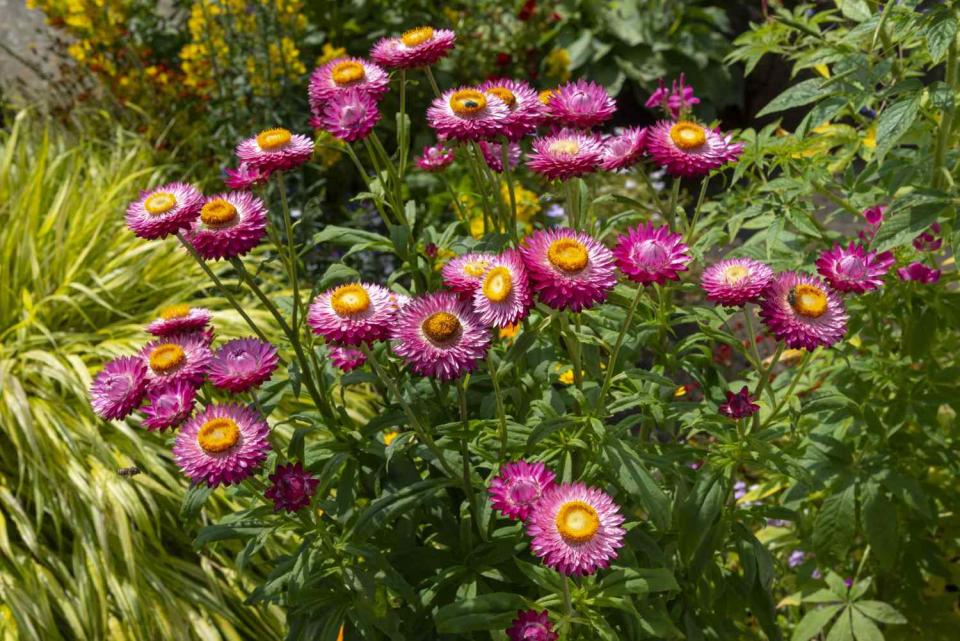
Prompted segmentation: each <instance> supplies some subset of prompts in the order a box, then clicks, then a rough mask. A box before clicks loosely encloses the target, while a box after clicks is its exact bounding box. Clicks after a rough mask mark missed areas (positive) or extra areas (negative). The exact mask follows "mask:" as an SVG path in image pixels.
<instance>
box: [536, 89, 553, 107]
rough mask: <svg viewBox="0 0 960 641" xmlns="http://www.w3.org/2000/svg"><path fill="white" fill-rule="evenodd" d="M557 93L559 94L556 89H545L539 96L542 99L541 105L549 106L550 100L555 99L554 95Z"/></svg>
mask: <svg viewBox="0 0 960 641" xmlns="http://www.w3.org/2000/svg"><path fill="white" fill-rule="evenodd" d="M555 93H557V92H556V90H555V89H544V90H543V91H541V92H540V93H539V94H537V97H538V98H539V99H540V102H541V103H543V104H545V105H549V104H550V99H551V98H553V95H554V94H555Z"/></svg>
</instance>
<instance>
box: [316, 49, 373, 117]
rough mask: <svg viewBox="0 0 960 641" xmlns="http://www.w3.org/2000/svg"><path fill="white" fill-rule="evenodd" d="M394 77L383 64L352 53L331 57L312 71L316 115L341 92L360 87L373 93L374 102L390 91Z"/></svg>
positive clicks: (366, 91) (363, 90) (361, 89)
mask: <svg viewBox="0 0 960 641" xmlns="http://www.w3.org/2000/svg"><path fill="white" fill-rule="evenodd" d="M389 84H390V77H389V76H388V75H387V72H386V71H384V70H383V68H382V67H380V65H377V64H374V63H372V62H369V61H367V60H364V59H363V58H353V57H350V56H347V57H344V58H337V59H336V60H331V61H330V62H328V63H326V64H325V65H323V66H321V67H317V68H316V69H314V70H313V73H311V74H310V86H309V88H308V89H307V95H308V97H309V99H310V110H311V111H312V112H313V114H314V115H315V116H320V114H322V113H323V111H324V107H325V106H326V104H327V103H328V102H329V101H330V100H331V99H333V97H334V96H336V95H337V94H340V93H343V92H345V91H347V90H348V89H356V90H358V91H360V92H362V93H365V94H367V95H369V96H370V97H371V98H372V99H373V101H374V104H376V101H378V100H380V98H382V97H383V94H385V93H386V92H387V89H388V88H389Z"/></svg>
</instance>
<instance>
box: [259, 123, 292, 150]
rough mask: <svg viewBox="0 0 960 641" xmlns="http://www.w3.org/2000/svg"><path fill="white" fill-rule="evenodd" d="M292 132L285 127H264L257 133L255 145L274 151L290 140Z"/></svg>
mask: <svg viewBox="0 0 960 641" xmlns="http://www.w3.org/2000/svg"><path fill="white" fill-rule="evenodd" d="M291 137H292V134H291V133H290V131H289V130H287V129H281V128H279V127H278V128H276V129H264V130H263V131H261V132H260V133H259V134H257V146H258V147H260V149H262V150H264V151H276V150H277V149H280V148H281V147H283V146H284V145H286V144H288V143H289V142H290V139H291Z"/></svg>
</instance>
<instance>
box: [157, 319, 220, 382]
mask: <svg viewBox="0 0 960 641" xmlns="http://www.w3.org/2000/svg"><path fill="white" fill-rule="evenodd" d="M212 356H213V355H212V354H211V353H210V346H209V345H207V342H206V341H205V340H204V338H203V334H202V332H191V333H189V334H176V335H174V336H164V337H161V338H159V339H157V340H155V341H151V342H149V343H147V344H146V345H144V347H143V349H142V350H140V358H141V360H142V361H143V364H144V365H145V366H146V368H147V388H148V389H151V390H154V389H158V388H161V387H164V386H166V385H168V384H170V383H174V382H176V381H185V382H187V383H189V384H190V385H193V386H195V387H196V386H199V385H200V384H201V383H203V378H204V376H206V374H207V367H208V366H209V365H210V359H211V358H212Z"/></svg>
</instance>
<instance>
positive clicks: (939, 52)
mask: <svg viewBox="0 0 960 641" xmlns="http://www.w3.org/2000/svg"><path fill="white" fill-rule="evenodd" d="M923 35H924V38H925V39H926V41H927V50H928V51H929V52H930V60H931V62H933V64H935V65H936V64H939V63H941V62H943V59H944V57H946V55H947V49H949V48H950V43H951V42H952V41H953V39H954V38H955V37H956V36H957V19H956V17H955V16H954V15H953V11H952V10H950V9H944V8H942V9H941V10H939V11H936V12H934V13H933V14H932V15H931V16H930V20H929V22H928V23H927V25H926V27H925V28H924V30H923Z"/></svg>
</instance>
